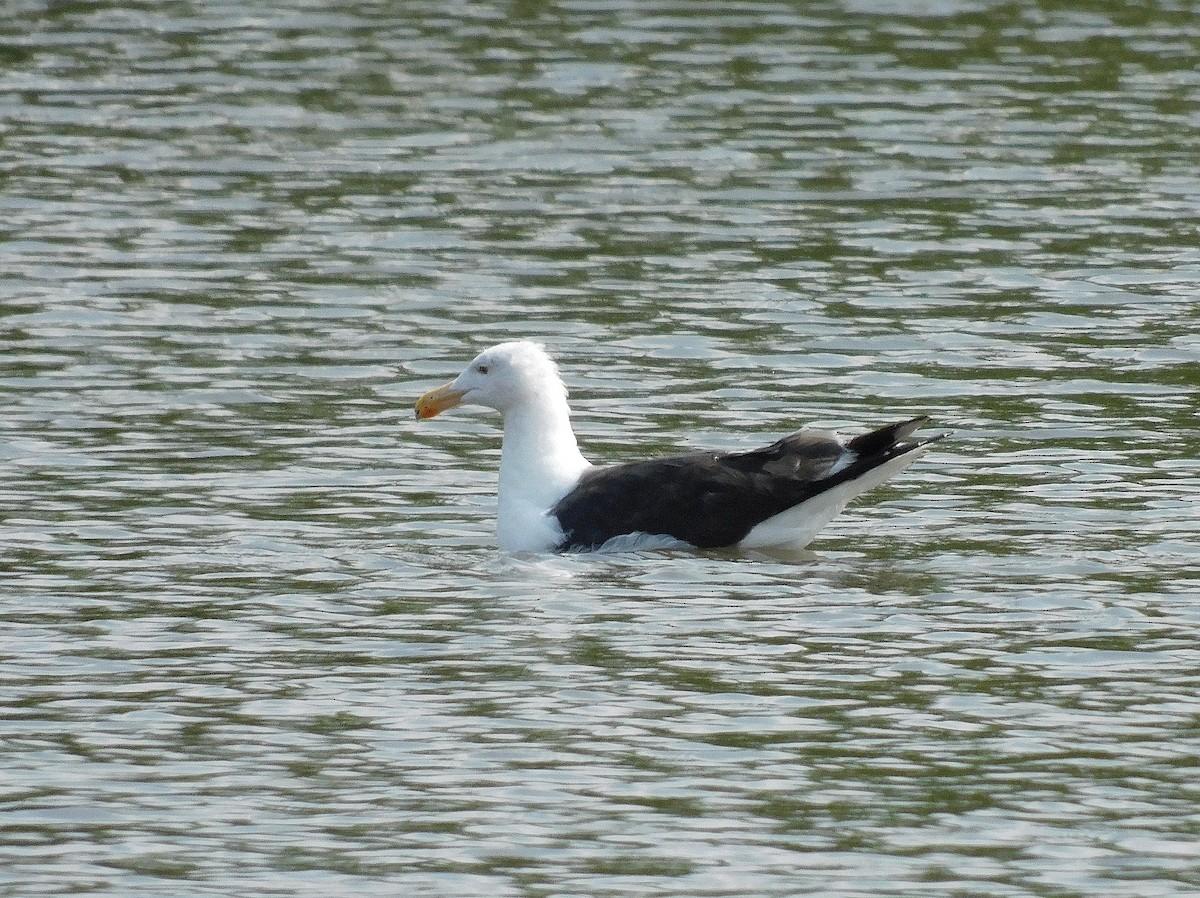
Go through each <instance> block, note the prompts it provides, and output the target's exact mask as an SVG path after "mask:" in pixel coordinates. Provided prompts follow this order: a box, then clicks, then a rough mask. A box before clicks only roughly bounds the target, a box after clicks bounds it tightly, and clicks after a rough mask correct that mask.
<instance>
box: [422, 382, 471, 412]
mask: <svg viewBox="0 0 1200 898" xmlns="http://www.w3.org/2000/svg"><path fill="white" fill-rule="evenodd" d="M452 383H453V381H452V382H451V383H448V384H442V386H440V387H435V388H434V389H432V390H430V391H429V392H428V393H426V394H425V395H423V396H422V397H421V398H420V399H418V400H417V417H418V418H432V417H433V416H434V415H440V414H441V413H442V412H444V411H445V410H446V409H448V408H454V406H456V405H458V404H459V403H460V402H462V400H463V396H465V395H467V394H466V393H464V392H463V391H462V390H456V389H454V387H453V386H452Z"/></svg>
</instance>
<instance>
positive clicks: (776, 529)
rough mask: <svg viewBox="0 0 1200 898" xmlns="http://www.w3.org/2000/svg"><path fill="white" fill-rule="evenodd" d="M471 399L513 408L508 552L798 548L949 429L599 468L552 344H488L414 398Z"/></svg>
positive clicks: (805, 437) (792, 441)
mask: <svg viewBox="0 0 1200 898" xmlns="http://www.w3.org/2000/svg"><path fill="white" fill-rule="evenodd" d="M463 403H468V404H473V405H482V406H486V407H487V408H492V409H495V410H496V411H498V412H500V414H501V415H503V417H504V443H503V447H502V449H501V454H500V498H499V509H498V514H497V521H496V531H497V536H498V540H499V543H500V547H501V548H502V549H504V550H506V551H511V552H526V551H528V552H547V551H560V552H561V551H579V550H593V549H606V548H637V547H641V546H646V545H664V544H674V545H680V544H684V545H688V546H694V547H697V548H716V547H721V546H737V547H739V548H743V549H788V550H791V549H800V548H803V547H804V546H805V545H807V544H808V542H809V541H810V540H811V539H812V538H813V537H814V536H816V534H817V532H818V531H819V530H820V529H821V528H822V527H824V526H825V524H827V523H828V522H829V520H830V519H831V518H833V517H834V515H836V514H837V513H838V512H839V511H841V510H842V508H844V507H845V505H846V503H847V502H849V501H850V500H851V499H853V498H854V497H855V496H858V495H859V494H860V493H864V492H866V491H867V490H869V489H872V488H874V487H876V486H878V485H879V484H881V483H883V482H884V481H885V480H887V479H888V478H889V477H892V476H894V475H895V474H898V473H899V472H901V471H903V470H904V469H905V468H907V467H908V466H909V465H910V464H912V463H913V462H914V461H915V460H916V459H917V457H918V456H919V455H921V453H922V452H923V451H924V450H925V448H926V447H927V446H928V445H929V444H930V443H932V442H934V441H935V440H938V439H941V438H942V437H943V436H945V434H938V435H936V436H932V437H928V438H926V439H924V440H909V439H908V437H909V436H910V435H911V434H912V433H913V432H914V431H915V430H916V429H917V428H918V427H920V426H921V425H923V424H925V423H926V422H927V421H928V420H929V419H928V417H926V416H921V417H918V418H912V419H910V420H907V421H901V422H899V423H897V424H889V425H887V426H886V427H881V428H879V429H878V430H872V431H870V432H869V433H864V434H862V435H860V436H857V437H855V438H853V439H852V440H849V441H848V442H843V441H842V440H841V439H840V438H839V437H838V436H837V435H836V434H834V433H831V432H828V431H820V430H801V431H798V432H796V433H793V434H791V435H789V436H785V437H784V438H783V439H781V440H779V441H777V442H775V443H772V444H771V445H770V446H767V447H765V448H762V449H754V450H751V451H749V452H691V453H688V454H686V455H673V456H668V457H665V458H656V459H652V460H649V461H637V462H630V463H626V464H618V465H611V466H605V467H593V466H592V465H591V463H590V462H588V461H587V460H586V459H585V458H584V457H583V456H582V455H581V454H580V452H579V447H578V445H577V444H576V441H575V434H574V432H573V431H572V430H571V420H570V409H569V408H568V406H567V389H566V387H565V386H564V385H563V381H562V378H561V377H560V376H559V373H558V368H557V366H556V365H555V364H554V362H553V361H552V360H551V359H550V357H549V356H548V355H546V352H545V351H544V350H543V349H542V347H541V346H540V345H538V344H536V343H530V342H525V341H518V342H512V343H501V344H499V345H498V346H493V347H492V348H490V349H486V350H484V351H483V352H481V353H480V354H479V355H478V356H477V357H476V358H475V360H474V361H472V362H471V364H470V365H468V366H467V367H466V369H465V370H464V371H463V372H462V374H460V375H459V376H458V377H456V378H455V379H454V380H452V381H451V382H450V383H448V384H446V385H444V386H441V387H438V388H436V389H433V390H430V391H429V392H428V393H426V394H425V395H423V396H422V397H421V398H420V399H418V400H417V404H416V412H417V417H418V418H432V417H433V416H434V415H437V414H440V413H441V412H444V411H446V409H449V408H453V407H455V406H457V405H460V404H463Z"/></svg>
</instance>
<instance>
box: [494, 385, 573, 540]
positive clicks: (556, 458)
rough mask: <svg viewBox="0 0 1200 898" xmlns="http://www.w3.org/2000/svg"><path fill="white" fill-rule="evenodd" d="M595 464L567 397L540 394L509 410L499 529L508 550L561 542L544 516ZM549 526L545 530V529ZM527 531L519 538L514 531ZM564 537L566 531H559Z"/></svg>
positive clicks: (505, 423) (501, 483) (506, 414)
mask: <svg viewBox="0 0 1200 898" xmlns="http://www.w3.org/2000/svg"><path fill="white" fill-rule="evenodd" d="M588 467H589V465H588V462H587V460H586V459H585V458H584V457H583V456H582V455H581V454H580V452H579V446H578V444H577V443H576V442H575V434H574V432H573V431H572V430H571V415H570V410H569V409H568V408H567V400H566V397H565V396H561V395H558V394H555V395H550V396H547V395H544V394H543V395H539V396H537V397H531V398H530V400H529V401H527V402H523V403H521V404H520V405H516V406H514V407H512V408H510V409H508V411H506V412H505V413H504V446H503V449H502V450H501V453H500V499H499V502H500V507H499V511H498V515H497V528H498V532H499V538H500V545H501V547H502V548H505V549H512V550H521V549H532V550H536V549H545V548H548V547H549V545H541V544H538V545H533V544H528V545H527V544H525V543H526V542H527V541H528V540H529V538H530V537H529V535H531V534H535V533H537V534H541V535H540V537H539V538H536V539H534V542H537V543H551V542H552V541H556V540H557V537H555V536H554V535H553V534H552V533H551V532H550V528H552V525H551V523H550V522H548V521H546V520H543V518H544V515H545V513H546V512H547V511H549V510H550V509H551V508H552V507H553V506H554V504H555V503H556V502H558V500H559V499H561V498H562V497H563V496H564V495H566V493H567V492H568V491H569V490H570V489H571V487H573V486H574V485H575V482H576V481H577V480H578V479H579V476H580V475H581V474H582V473H583V472H584V470H585V469H587V468H588ZM543 531H544V532H543ZM518 533H520V534H526V538H525V539H522V540H518V539H517V537H516V536H515V535H514V534H518ZM559 536H561V534H560V535H559Z"/></svg>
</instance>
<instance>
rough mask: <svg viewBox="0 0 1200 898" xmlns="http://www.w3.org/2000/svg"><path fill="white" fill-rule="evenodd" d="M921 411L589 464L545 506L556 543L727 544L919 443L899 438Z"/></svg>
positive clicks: (584, 546) (569, 545)
mask: <svg viewBox="0 0 1200 898" xmlns="http://www.w3.org/2000/svg"><path fill="white" fill-rule="evenodd" d="M927 420H928V418H925V417H920V418H914V419H912V420H911V421H903V422H900V423H898V424H890V425H888V426H887V427H882V428H880V429H878V430H874V431H871V432H870V433H866V434H863V435H861V436H859V437H856V438H854V439H853V440H851V441H850V442H849V443H847V444H843V443H842V442H841V441H840V440H838V439H837V437H836V436H834V435H833V434H830V433H825V432H821V431H806V430H802V431H799V432H798V433H794V434H791V435H790V436H786V437H784V438H783V439H781V440H779V441H778V442H775V443H772V444H771V445H770V446H767V447H765V448H762V449H755V450H752V451H750V452H695V453H691V454H688V455H676V456H669V457H667V458H659V459H653V460H651V461H642V462H633V463H630V464H624V465H614V466H612V467H606V468H593V469H590V470H588V471H587V472H586V473H585V474H584V475H583V477H582V478H581V479H580V481H579V483H578V484H577V485H576V487H575V489H573V490H572V491H571V492H570V493H568V494H567V495H566V496H564V497H563V498H562V499H561V500H560V501H559V502H558V504H557V505H555V506H554V508H553V509H551V514H553V515H554V516H555V517H556V518H557V519H558V521H559V524H560V525H561V526H562V529H563V534H564V536H563V541H562V543H561V544H560V545H559V547H558V548H559V550H560V551H565V550H570V549H596V548H599V547H600V546H602V545H603V544H604V543H605V542H607V541H608V540H610V539H612V538H613V537H615V536H622V535H624V534H629V533H646V534H651V535H661V536H672V537H674V538H675V539H679V540H682V541H684V542H686V543H690V544H691V545H694V546H697V547H700V548H716V547H718V546H731V545H734V544H735V543H737V542H739V541H740V540H741V539H742V538H743V537H744V536H745V535H746V534H747V533H749V532H750V530H751V529H752V528H753V527H754V526H755V525H756V524H759V523H761V522H762V521H765V520H766V519H767V518H769V517H772V516H774V515H776V514H779V513H780V512H782V511H786V510H787V509H789V508H791V507H792V506H793V505H797V504H799V503H800V502H803V501H805V500H806V499H811V498H812V497H813V496H816V495H817V494H819V493H822V492H824V491H825V490H827V489H830V488H832V487H834V486H837V485H838V484H840V483H845V482H846V481H848V480H853V479H854V478H856V477H859V476H861V475H862V474H864V473H866V472H867V471H869V470H871V469H872V468H875V467H878V466H879V465H881V464H883V463H884V462H887V461H890V460H891V459H893V458H895V457H896V456H898V455H902V454H904V453H905V452H909V451H911V450H913V449H915V448H917V447H918V446H920V445H923V443H917V442H910V443H903V442H900V441H901V440H903V439H904V438H905V437H907V436H908V435H909V434H911V433H912V432H913V431H914V430H916V429H917V428H918V427H920V426H921V424H923V423H925V422H926V421H927ZM933 439H937V437H934V438H933ZM925 442H929V441H928V440H926V441H925ZM839 462H840V463H841V467H838V464H839Z"/></svg>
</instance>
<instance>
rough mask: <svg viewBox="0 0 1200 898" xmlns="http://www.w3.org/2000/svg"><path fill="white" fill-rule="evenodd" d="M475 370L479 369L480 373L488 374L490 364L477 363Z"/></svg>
mask: <svg viewBox="0 0 1200 898" xmlns="http://www.w3.org/2000/svg"><path fill="white" fill-rule="evenodd" d="M475 370H476V371H478V372H479V373H480V374H487V373H488V366H487V365H476V366H475Z"/></svg>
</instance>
